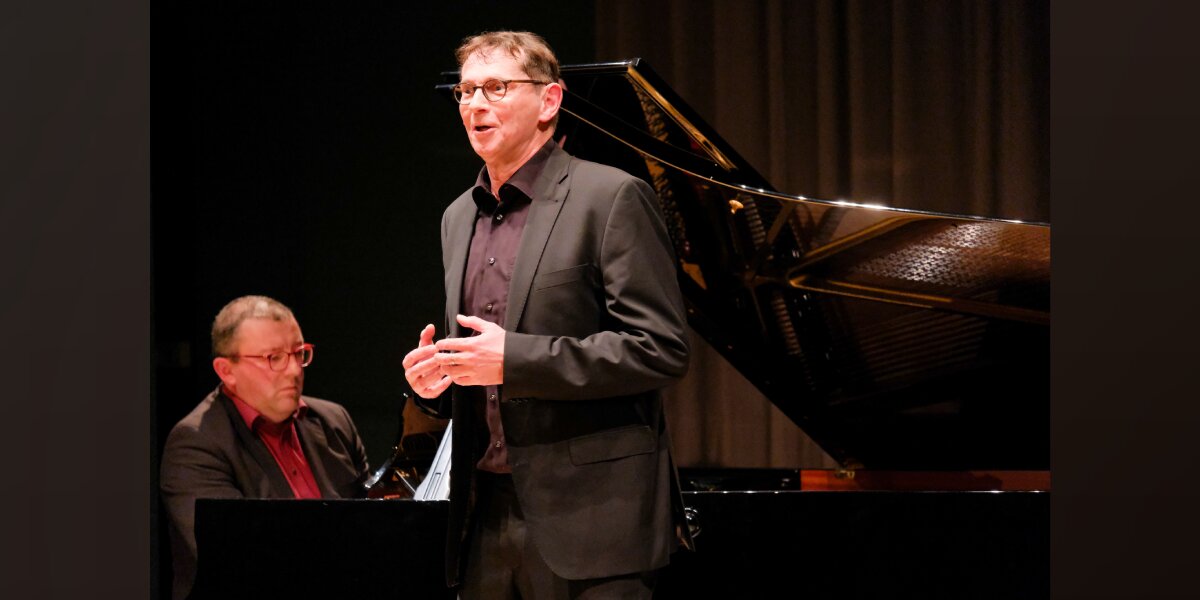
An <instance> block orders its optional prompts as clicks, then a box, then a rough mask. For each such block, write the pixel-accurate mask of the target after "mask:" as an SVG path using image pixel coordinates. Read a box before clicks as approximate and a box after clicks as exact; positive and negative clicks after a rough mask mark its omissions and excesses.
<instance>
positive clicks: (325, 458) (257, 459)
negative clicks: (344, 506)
mask: <svg viewBox="0 0 1200 600" xmlns="http://www.w3.org/2000/svg"><path fill="white" fill-rule="evenodd" d="M303 398H304V403H305V404H307V405H308V410H307V411H306V412H305V415H304V417H303V418H301V419H298V420H297V421H296V434H297V436H298V437H299V438H300V445H301V446H302V447H303V448H304V456H305V457H306V458H307V459H308V464H309V466H310V467H312V471H313V478H314V479H316V481H317V487H319V488H320V489H321V497H322V498H351V497H357V496H362V495H363V494H362V493H360V491H359V485H358V484H359V483H360V482H361V481H363V480H365V478H366V476H367V453H366V451H365V450H364V448H363V443H362V440H361V439H359V437H358V430H357V429H355V427H354V422H353V421H352V420H351V419H350V414H349V413H347V412H346V409H345V408H343V407H342V406H341V405H339V404H335V403H333V402H329V401H328V400H321V399H318V398H310V397H308V396H304V397H303ZM159 486H160V490H161V492H162V498H163V502H164V503H165V504H166V507H167V515H168V516H169V517H170V536H171V556H172V566H173V568H174V571H175V581H174V585H173V590H174V592H173V597H174V598H176V599H179V598H183V597H185V596H186V595H187V594H188V592H190V591H191V588H192V583H193V581H194V579H195V576H196V537H195V533H194V531H193V525H194V519H195V507H196V499H197V498H294V497H295V496H294V495H293V494H292V488H291V487H290V486H289V485H288V483H287V479H286V478H285V477H284V475H283V471H281V470H280V469H279V465H278V463H276V462H275V459H274V457H272V456H271V451H270V450H268V449H267V446H266V444H264V443H263V442H262V440H260V439H259V438H258V436H256V435H254V432H252V431H250V428H249V427H246V422H245V421H243V420H242V417H241V415H239V414H238V411H237V407H236V406H235V405H234V404H233V400H230V399H229V397H228V396H226V395H225V394H223V393H221V389H220V387H218V388H217V389H216V390H215V391H213V393H211V394H209V395H208V396H207V397H205V398H204V400H202V401H201V402H200V404H199V405H197V406H196V408H195V409H194V410H192V412H191V413H189V414H188V416H186V417H184V418H183V419H182V420H181V421H179V423H178V424H176V425H175V427H174V428H172V429H171V433H170V435H168V436H167V445H166V449H165V450H164V451H163V459H162V468H161V470H160V475H159ZM234 526H236V524H235V525H234Z"/></svg>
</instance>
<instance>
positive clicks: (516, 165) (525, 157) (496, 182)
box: [484, 130, 554, 198]
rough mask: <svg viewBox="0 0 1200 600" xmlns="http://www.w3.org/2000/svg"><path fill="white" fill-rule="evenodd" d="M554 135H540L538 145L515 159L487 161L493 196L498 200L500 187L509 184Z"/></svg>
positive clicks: (551, 133)
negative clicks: (514, 175)
mask: <svg viewBox="0 0 1200 600" xmlns="http://www.w3.org/2000/svg"><path fill="white" fill-rule="evenodd" d="M553 133H554V132H553V131H552V130H551V131H547V132H545V135H539V136H538V137H537V140H536V143H534V144H532V145H531V146H530V147H528V148H526V149H525V151H524V152H522V153H521V154H518V155H516V156H517V157H516V158H515V159H512V160H495V161H491V162H487V161H485V163H484V164H485V165H486V166H487V170H488V179H490V180H491V182H492V194H493V195H495V196H496V197H497V198H499V197H500V186H502V185H504V184H505V183H507V182H508V180H509V179H512V176H513V174H515V173H516V172H517V171H519V170H520V169H521V167H523V166H525V163H527V162H529V159H531V158H533V155H534V154H537V153H538V150H541V149H542V146H545V145H546V141H547V140H549V139H550V136H551V135H553Z"/></svg>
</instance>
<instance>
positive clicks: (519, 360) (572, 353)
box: [403, 32, 690, 600]
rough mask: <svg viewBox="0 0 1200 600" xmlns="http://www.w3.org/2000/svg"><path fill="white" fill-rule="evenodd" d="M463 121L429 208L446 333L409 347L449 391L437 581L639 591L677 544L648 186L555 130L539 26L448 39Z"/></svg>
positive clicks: (529, 596)
mask: <svg viewBox="0 0 1200 600" xmlns="http://www.w3.org/2000/svg"><path fill="white" fill-rule="evenodd" d="M457 58H458V63H459V66H460V68H461V72H460V79H459V83H458V84H456V85H455V86H454V88H453V95H454V99H455V100H456V101H457V102H458V107H459V116H460V118H461V120H462V125H463V127H464V129H465V130H466V135H467V138H468V140H469V142H470V144H471V147H472V148H473V149H474V151H475V153H476V154H477V155H479V157H480V158H481V159H483V163H484V165H483V168H482V169H481V170H480V171H479V174H478V176H477V179H476V181H475V182H474V184H473V185H471V186H470V187H469V188H468V189H467V190H466V191H465V192H464V193H463V194H462V195H460V196H459V197H458V198H457V199H456V200H454V201H453V202H452V203H451V204H450V206H449V207H448V208H447V209H446V211H445V213H444V215H443V217H442V256H443V264H444V267H445V270H446V277H445V282H446V298H447V303H446V327H447V330H446V335H447V336H448V337H446V338H444V339H441V340H437V341H436V342H435V340H434V335H435V328H434V326H433V325H429V326H426V327H425V329H424V330H423V331H422V332H421V333H420V336H419V343H418V344H419V345H418V347H417V348H416V349H414V350H413V351H412V352H410V353H409V354H408V355H407V356H406V357H405V358H404V361H403V364H404V368H405V376H406V378H407V380H408V382H409V384H410V385H411V386H412V388H413V390H414V391H415V392H416V393H417V394H418V395H419V396H421V397H423V398H428V399H433V398H439V397H440V396H441V395H442V393H443V392H447V389H449V391H448V392H447V395H448V396H450V399H451V402H450V404H451V410H450V411H449V414H450V416H452V417H453V421H454V434H453V438H452V440H453V442H452V447H453V451H452V453H451V465H452V466H451V469H450V514H449V528H450V531H449V536H448V538H447V539H448V542H447V548H446V552H447V554H446V577H447V583H448V584H450V585H451V586H454V585H459V584H461V588H460V589H461V597H462V598H463V599H464V600H472V599H475V598H495V599H513V598H523V599H524V600H534V599H537V600H543V599H551V598H554V599H558V598H562V599H567V598H578V597H587V598H613V597H621V598H650V597H651V594H652V592H653V589H654V584H655V576H656V573H657V572H658V570H659V569H661V568H662V567H665V566H666V565H667V563H668V562H669V560H670V555H671V552H672V551H674V550H675V549H676V548H677V547H678V546H679V545H680V544H687V543H690V538H689V537H688V532H687V529H686V526H685V525H684V516H683V504H682V497H681V496H680V492H679V488H678V482H677V480H676V478H675V472H674V466H673V464H672V461H671V455H670V444H669V441H668V438H667V431H666V417H665V414H664V411H663V406H662V398H661V396H660V393H659V391H660V390H661V389H662V388H663V387H666V386H667V385H669V384H671V383H672V382H674V381H675V380H677V379H678V378H679V377H682V376H683V374H684V372H685V371H686V370H687V365H688V350H689V348H688V339H687V333H686V328H685V312H684V306H683V298H682V295H681V294H680V290H679V286H678V283H677V280H676V276H675V257H674V253H673V248H672V246H671V243H670V240H669V238H668V236H667V230H666V226H665V224H664V222H663V217H662V214H661V212H660V208H659V205H658V199H657V197H656V196H655V194H654V191H653V189H651V188H650V186H649V185H648V184H647V183H646V182H644V181H642V180H640V179H637V178H635V177H633V176H631V175H629V174H627V173H625V172H623V171H620V170H617V169H615V168H612V167H607V166H603V165H600V164H597V163H592V162H588V161H584V160H579V159H577V158H574V157H572V156H571V155H570V154H568V153H567V152H565V151H564V150H562V148H560V147H559V146H558V145H557V144H556V143H555V142H554V140H553V139H552V136H553V133H554V130H555V124H556V122H557V120H558V111H559V106H560V103H561V101H562V97H563V92H562V86H561V85H560V84H559V83H558V81H559V80H560V77H559V66H558V60H557V59H556V58H555V56H554V53H553V52H552V51H551V50H550V48H549V46H547V45H546V43H545V41H544V40H542V38H540V37H538V36H536V35H534V34H531V33H528V32H492V33H485V34H481V35H478V36H474V37H472V38H469V39H468V40H466V41H465V42H464V44H463V45H462V46H461V47H460V48H459V49H458V51H457Z"/></svg>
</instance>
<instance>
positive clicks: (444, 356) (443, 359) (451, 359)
mask: <svg viewBox="0 0 1200 600" xmlns="http://www.w3.org/2000/svg"><path fill="white" fill-rule="evenodd" d="M468 359H469V357H468V356H465V355H463V353H461V352H438V353H437V354H434V355H433V360H434V362H436V363H437V364H438V365H440V366H441V367H442V369H443V370H445V369H449V368H452V367H457V366H461V365H462V364H463V363H464V362H465V361H467V360H468Z"/></svg>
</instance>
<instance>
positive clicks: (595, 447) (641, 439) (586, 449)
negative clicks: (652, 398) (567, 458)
mask: <svg viewBox="0 0 1200 600" xmlns="http://www.w3.org/2000/svg"><path fill="white" fill-rule="evenodd" d="M657 446H658V440H657V439H656V437H655V435H654V432H653V431H652V430H651V429H650V428H649V427H646V426H645V425H634V426H632V427H621V428H619V429H611V430H609V431H603V432H601V433H593V434H590V435H585V436H582V437H577V438H575V439H573V440H571V441H570V442H569V443H568V447H569V449H570V452H571V464H573V465H586V464H590V463H597V462H602V461H606V460H615V459H618V458H625V457H627V456H634V455H637V454H649V453H651V452H654V449H655V448H656V447H657Z"/></svg>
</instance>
